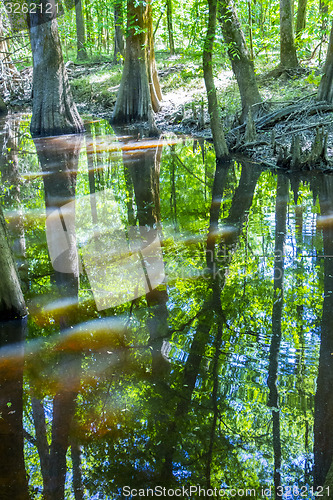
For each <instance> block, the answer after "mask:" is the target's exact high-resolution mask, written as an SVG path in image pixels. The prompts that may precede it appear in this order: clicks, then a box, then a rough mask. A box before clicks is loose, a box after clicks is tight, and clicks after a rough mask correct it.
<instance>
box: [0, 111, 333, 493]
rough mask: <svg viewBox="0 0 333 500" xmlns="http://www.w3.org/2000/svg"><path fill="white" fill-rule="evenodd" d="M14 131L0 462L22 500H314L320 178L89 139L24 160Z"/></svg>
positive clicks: (5, 199) (324, 252) (321, 328)
mask: <svg viewBox="0 0 333 500" xmlns="http://www.w3.org/2000/svg"><path fill="white" fill-rule="evenodd" d="M28 125H29V116H17V115H16V116H15V115H13V116H11V117H9V118H8V119H7V121H6V123H4V122H3V123H2V127H3V131H2V133H1V136H0V138H1V141H2V147H3V155H2V162H1V179H2V182H1V190H2V191H1V194H2V196H1V200H2V205H3V208H4V212H5V217H6V220H7V221H8V227H9V232H10V238H11V243H12V247H13V250H14V254H15V259H16V262H17V266H18V269H19V273H20V277H21V280H22V289H23V291H24V293H25V298H26V302H27V306H28V309H29V316H28V322H27V325H23V326H22V325H20V327H19V326H18V325H17V324H14V325H13V324H11V325H9V326H8V325H7V326H5V325H2V334H1V339H2V345H3V347H2V349H1V355H2V357H1V377H2V381H1V386H2V388H3V391H2V392H3V397H2V403H1V406H2V410H4V411H5V412H7V417H6V418H12V419H13V422H14V423H13V425H14V427H15V426H16V427H15V428H16V439H17V443H16V444H15V443H14V442H13V443H14V444H13V443H7V445H6V442H7V441H6V440H4V441H3V443H4V444H3V445H2V447H1V457H0V458H1V462H3V461H5V460H8V452H10V450H11V446H16V449H17V447H18V448H19V446H20V440H19V436H24V463H18V462H16V463H15V464H14V467H16V474H17V477H18V475H19V473H20V470H21V472H22V470H23V471H24V468H25V470H26V472H27V474H28V477H29V484H30V486H31V492H32V491H33V496H32V498H36V499H37V498H38V499H41V498H42V491H43V482H44V490H47V491H49V498H52V499H53V500H54V499H57V498H66V499H72V498H75V499H80V498H81V499H82V498H85V499H117V498H138V497H141V498H144V497H147V496H152V494H153V493H154V494H155V496H156V497H158V496H160V497H161V496H162V497H169V496H172V495H175V496H180V497H182V498H191V499H192V498H203V497H204V495H205V494H206V497H209V496H214V497H216V498H219V497H220V498H222V497H225V498H232V497H233V498H274V497H276V498H285V499H291V498H314V496H313V493H314V492H316V491H317V493H322V495H323V496H322V498H325V494H326V492H327V489H326V486H327V485H325V488H324V490H322V487H323V486H324V479H325V476H326V473H327V471H328V470H329V468H330V466H331V461H332V455H333V432H332V423H333V420H332V419H333V392H332V390H331V388H332V383H333V359H332V356H331V353H332V352H333V332H332V327H333V324H332V323H333V320H332V310H333V308H332V289H333V178H332V177H331V176H325V175H315V174H311V175H308V176H306V177H302V178H301V177H291V176H288V175H286V174H283V173H272V172H270V171H267V170H266V171H265V170H263V169H261V168H260V166H259V165H256V164H253V163H249V162H248V161H246V160H245V159H241V160H232V161H230V162H229V163H226V164H223V165H219V166H218V167H216V164H215V157H214V151H213V148H212V146H211V145H210V144H208V143H206V142H204V141H198V140H193V139H191V138H181V139H180V138H176V137H163V138H161V139H160V140H151V139H146V138H144V137H142V134H141V135H140V136H138V134H137V133H135V137H133V132H129V131H124V130H122V131H119V130H116V129H112V128H111V126H110V125H109V124H108V123H107V122H104V121H93V120H90V121H89V120H88V121H87V124H86V129H87V133H86V134H85V136H83V137H73V136H72V137H69V136H65V137H58V138H48V139H44V140H36V141H35V143H34V142H33V141H32V140H31V138H30V135H29V130H28ZM23 337H24V343H23V340H22V339H23ZM22 382H23V392H22V391H21V387H22ZM22 403H23V404H22ZM11 408H15V411H12V412H11V411H10V409H11ZM10 413H12V417H10V416H9V414H10ZM22 415H23V418H22ZM23 429H24V430H23ZM22 439H23V438H22ZM14 441H15V440H14ZM6 446H7V449H6ZM16 453H17V452H16ZM5 457H7V458H5ZM17 457H18V455H16V457H14V459H15V460H17ZM6 474H7V479H8V481H9V482H10V475H11V472H10V471H9V472H7V473H5V474H4V473H3V474H2V477H1V481H2V482H6V480H7V479H6ZM65 477H66V479H65ZM3 484H4V483H3ZM63 485H65V486H63ZM200 487H201V488H202V490H201V491H199V488H200ZM63 488H65V493H64V492H63ZM149 488H150V489H151V490H148V489H149ZM154 488H155V489H154ZM163 488H166V489H165V490H163ZM139 490H141V491H139ZM152 490H153V491H152ZM74 492H75V497H74ZM218 495H219V496H218ZM12 498H21V497H20V496H18V494H16V497H15V495H14V496H12ZM22 498H23V497H22ZM24 498H25V497H24Z"/></svg>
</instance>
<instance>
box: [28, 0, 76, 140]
mask: <svg viewBox="0 0 333 500" xmlns="http://www.w3.org/2000/svg"><path fill="white" fill-rule="evenodd" d="M40 5H42V6H43V8H44V10H46V6H47V5H49V4H48V3H47V2H46V0H41V3H40ZM46 16H48V18H47V17H46ZM49 19H50V15H48V14H44V13H43V14H41V13H36V14H30V21H31V28H30V40H31V48H32V54H33V102H32V118H31V125H30V130H31V134H32V136H33V137H46V136H50V135H61V134H77V133H81V132H83V130H84V128H83V123H82V120H81V118H80V116H79V114H78V112H77V109H76V106H75V104H74V101H73V98H72V93H71V90H70V86H69V82H68V76H67V72H66V69H65V65H64V61H63V57H62V50H61V45H60V39H59V34H58V24H57V21H56V19H51V20H49Z"/></svg>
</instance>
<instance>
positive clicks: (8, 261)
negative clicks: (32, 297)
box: [0, 208, 27, 321]
mask: <svg viewBox="0 0 333 500" xmlns="http://www.w3.org/2000/svg"><path fill="white" fill-rule="evenodd" d="M0 273H1V279H0V321H7V320H11V319H15V318H23V317H24V316H26V314H27V310H26V307H25V302H24V298H23V294H22V291H21V286H20V282H19V279H18V276H17V272H16V268H15V264H14V261H13V256H12V252H11V250H10V248H9V245H8V242H7V231H6V222H5V219H4V216H3V213H2V210H1V208H0Z"/></svg>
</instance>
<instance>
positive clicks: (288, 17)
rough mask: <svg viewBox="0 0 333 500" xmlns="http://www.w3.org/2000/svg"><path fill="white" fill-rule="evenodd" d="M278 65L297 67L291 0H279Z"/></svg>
mask: <svg viewBox="0 0 333 500" xmlns="http://www.w3.org/2000/svg"><path fill="white" fill-rule="evenodd" d="M280 66H281V68H283V69H290V68H297V66H298V59H297V54H296V46H295V40H294V27H293V15H292V3H291V0H280Z"/></svg>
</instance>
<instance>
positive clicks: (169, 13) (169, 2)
mask: <svg viewBox="0 0 333 500" xmlns="http://www.w3.org/2000/svg"><path fill="white" fill-rule="evenodd" d="M166 9H167V26H168V36H169V49H170V55H172V56H173V55H174V53H175V42H174V39H173V26H172V0H167V4H166Z"/></svg>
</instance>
